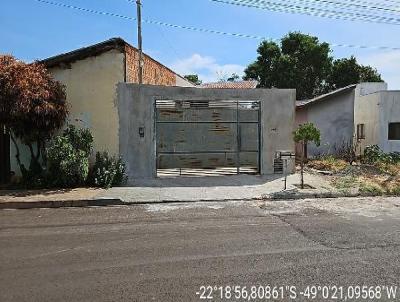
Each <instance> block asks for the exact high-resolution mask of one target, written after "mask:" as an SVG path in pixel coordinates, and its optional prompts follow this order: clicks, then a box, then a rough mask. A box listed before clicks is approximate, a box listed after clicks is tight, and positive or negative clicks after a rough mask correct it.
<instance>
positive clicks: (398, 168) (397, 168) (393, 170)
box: [375, 162, 400, 175]
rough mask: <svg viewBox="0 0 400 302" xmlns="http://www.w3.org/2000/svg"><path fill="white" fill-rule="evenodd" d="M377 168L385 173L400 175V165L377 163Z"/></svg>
mask: <svg viewBox="0 0 400 302" xmlns="http://www.w3.org/2000/svg"><path fill="white" fill-rule="evenodd" d="M375 166H376V167H377V168H378V169H380V170H381V171H382V172H384V173H388V174H390V175H400V163H395V164H394V163H388V162H377V163H375Z"/></svg>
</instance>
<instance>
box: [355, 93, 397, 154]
mask: <svg viewBox="0 0 400 302" xmlns="http://www.w3.org/2000/svg"><path fill="white" fill-rule="evenodd" d="M354 124H355V132H356V137H357V139H358V142H359V147H358V148H357V150H359V152H360V153H361V154H362V153H363V152H364V149H365V147H366V146H369V145H378V146H379V147H380V148H381V149H382V150H383V151H384V152H386V153H389V152H400V91H390V90H384V89H383V90H380V91H376V92H371V93H365V92H362V91H360V94H359V96H358V97H356V101H355V113H354Z"/></svg>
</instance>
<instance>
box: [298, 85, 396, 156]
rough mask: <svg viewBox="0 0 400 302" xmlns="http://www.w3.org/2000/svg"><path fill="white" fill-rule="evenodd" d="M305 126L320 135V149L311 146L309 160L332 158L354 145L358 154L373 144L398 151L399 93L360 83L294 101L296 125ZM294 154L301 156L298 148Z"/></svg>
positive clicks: (383, 148)
mask: <svg viewBox="0 0 400 302" xmlns="http://www.w3.org/2000/svg"><path fill="white" fill-rule="evenodd" d="M305 122H311V123H313V124H314V125H315V126H316V127H317V128H319V129H320V131H321V146H320V147H317V146H315V145H314V144H310V145H309V146H308V148H307V149H308V150H307V155H308V156H318V155H323V154H335V153H337V152H338V151H339V150H340V149H341V148H343V147H345V146H346V145H349V144H352V143H354V142H355V143H357V151H358V153H359V154H361V153H363V150H364V148H365V146H368V145H372V144H377V145H378V146H379V147H380V148H381V149H382V150H384V151H387V152H390V151H400V148H399V146H400V145H399V143H400V142H396V140H397V139H398V135H400V134H398V131H400V130H399V127H400V126H399V124H398V123H399V122H400V92H399V91H388V90H387V84H386V83H361V84H358V85H349V86H347V87H343V88H340V89H337V90H335V91H332V92H330V93H327V94H324V95H321V96H318V97H316V98H314V99H311V100H302V101H297V102H296V122H295V124H296V126H298V125H300V124H303V123H305ZM389 132H390V133H389ZM296 151H297V152H301V149H300V148H299V146H297V147H296Z"/></svg>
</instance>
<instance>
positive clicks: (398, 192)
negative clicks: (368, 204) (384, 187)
mask: <svg viewBox="0 0 400 302" xmlns="http://www.w3.org/2000/svg"><path fill="white" fill-rule="evenodd" d="M388 193H389V194H390V195H395V196H400V186H398V187H394V188H392V189H391V190H390V191H389V192H388Z"/></svg>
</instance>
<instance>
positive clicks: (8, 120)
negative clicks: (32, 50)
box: [0, 55, 68, 180]
mask: <svg viewBox="0 0 400 302" xmlns="http://www.w3.org/2000/svg"><path fill="white" fill-rule="evenodd" d="M65 97H66V96H65V88H64V86H63V85H62V84H60V83H59V82H57V81H54V80H53V79H52V77H51V75H50V74H49V73H48V71H47V70H46V68H45V66H43V65H41V64H39V63H32V64H26V63H24V62H22V61H18V60H16V59H15V58H14V57H12V56H9V55H5V56H0V120H1V121H2V123H4V124H5V126H6V128H7V129H8V131H9V132H10V137H11V140H12V141H13V143H14V146H15V149H16V159H17V163H18V165H19V167H20V169H21V173H22V175H23V177H24V178H25V180H27V178H28V179H29V178H30V176H34V175H31V174H32V173H33V174H40V173H41V171H42V167H41V164H40V159H41V156H43V153H44V152H43V150H44V146H45V142H46V141H47V140H48V139H49V138H50V137H51V135H52V134H53V133H54V132H55V131H56V130H57V129H59V128H61V127H62V125H63V124H64V122H65V119H66V117H67V115H68V108H67V104H66V101H65ZM17 138H18V139H20V140H21V142H22V143H23V144H25V145H27V146H28V148H29V151H30V155H31V159H30V167H29V172H30V173H28V170H27V169H26V168H25V166H24V165H23V164H22V163H21V160H20V151H19V146H18V144H17V140H16V139H17ZM35 144H36V150H34V149H35V148H34V145H35Z"/></svg>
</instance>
